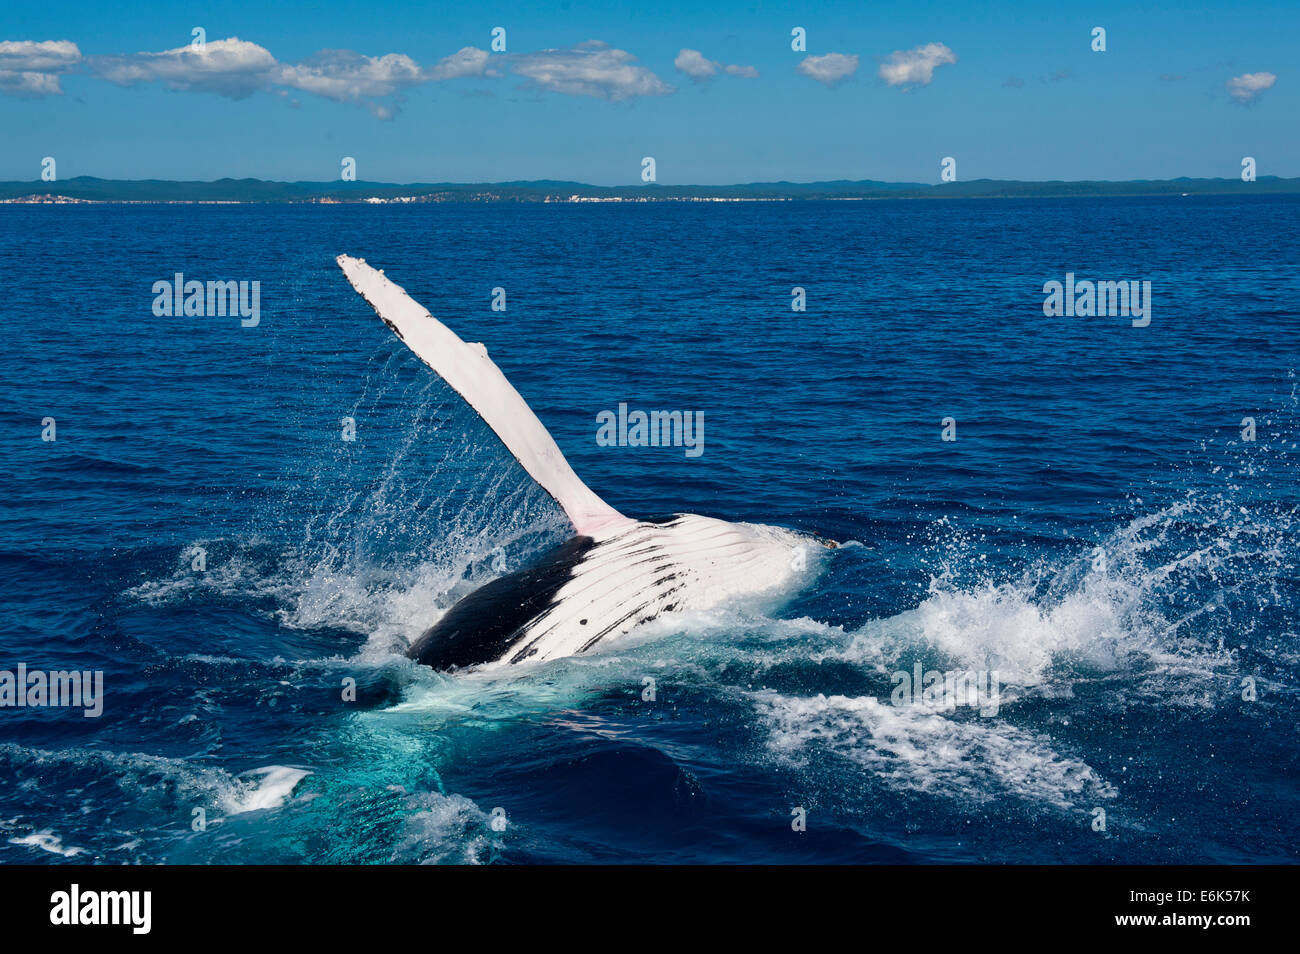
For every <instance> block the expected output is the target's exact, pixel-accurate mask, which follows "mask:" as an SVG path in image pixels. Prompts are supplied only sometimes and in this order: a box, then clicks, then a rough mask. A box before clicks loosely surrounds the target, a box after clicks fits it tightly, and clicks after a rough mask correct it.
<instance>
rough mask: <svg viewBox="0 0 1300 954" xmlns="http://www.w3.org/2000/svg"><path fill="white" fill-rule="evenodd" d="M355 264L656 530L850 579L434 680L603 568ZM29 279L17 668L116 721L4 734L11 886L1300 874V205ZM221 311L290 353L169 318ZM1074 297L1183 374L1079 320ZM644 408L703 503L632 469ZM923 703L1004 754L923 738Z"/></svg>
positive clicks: (118, 248) (9, 524)
mask: <svg viewBox="0 0 1300 954" xmlns="http://www.w3.org/2000/svg"><path fill="white" fill-rule="evenodd" d="M341 252H347V253H350V254H356V255H361V256H364V257H366V258H367V259H368V260H369V261H370V262H371V263H372V264H375V265H376V266H378V267H382V268H384V269H386V271H387V273H388V275H389V276H390V277H391V278H393V279H394V280H395V281H397V282H398V283H399V284H401V285H403V286H404V287H405V288H406V289H407V290H408V291H409V292H410V293H411V294H412V295H413V296H414V297H415V298H416V299H417V300H419V301H420V302H422V303H423V304H424V305H426V306H427V307H428V308H430V310H432V311H433V313H434V314H436V315H438V316H439V317H440V318H441V319H442V320H444V321H445V322H446V323H447V324H449V325H450V326H451V327H452V328H453V329H455V330H456V331H458V332H459V333H460V334H461V335H462V336H463V337H465V338H466V339H467V340H481V341H483V342H484V343H485V344H486V345H487V347H488V350H489V352H490V353H491V355H492V356H493V357H494V359H495V360H496V361H497V363H498V364H499V365H500V366H501V368H502V369H503V370H504V371H505V373H506V375H507V376H508V377H509V378H510V379H511V381H512V382H513V383H514V384H515V386H516V387H517V388H518V389H519V391H520V392H521V393H522V394H523V395H524V397H525V398H526V399H527V400H528V401H529V402H530V404H531V405H532V406H533V408H534V409H535V410H536V412H537V414H538V415H539V416H540V418H541V419H542V420H543V422H545V424H546V425H547V426H548V427H549V428H550V430H551V431H552V433H553V434H554V435H555V437H556V440H557V441H558V442H559V444H560V446H561V448H562V449H563V451H564V453H565V454H566V456H567V457H568V459H569V460H570V462H571V463H572V464H573V467H574V469H575V470H576V471H577V472H578V474H579V475H581V476H582V477H583V478H584V479H585V480H586V481H587V483H588V484H589V485H590V486H591V487H592V488H593V489H595V490H596V491H597V492H598V493H600V494H601V495H603V496H604V497H605V498H606V499H608V500H609V501H610V502H611V503H612V504H613V505H615V506H616V507H618V508H620V509H621V510H623V511H624V512H625V513H628V514H631V515H634V516H651V515H663V514H669V513H675V512H693V513H702V514H707V515H711V516H717V517H722V518H725V519H730V520H744V521H750V522H757V523H768V524H775V525H779V526H784V527H789V528H794V529H797V530H802V531H809V532H814V533H817V534H819V535H823V536H826V537H830V538H833V539H835V540H838V541H841V542H843V543H845V545H844V546H842V547H841V548H840V549H838V550H835V551H832V552H830V553H828V554H827V555H826V557H825V559H823V560H820V561H819V562H818V564H817V566H816V568H815V569H816V572H815V574H814V576H815V578H814V579H813V580H812V581H811V582H810V583H809V584H808V585H807V586H806V587H805V588H804V589H802V590H800V591H798V592H791V593H789V594H786V595H785V598H784V600H783V601H782V602H781V603H780V605H779V606H778V607H777V608H776V609H772V608H766V609H763V610H761V611H759V610H757V609H754V608H753V607H745V606H737V607H734V608H729V609H727V610H725V611H720V612H717V613H713V614H708V615H697V616H692V617H668V618H665V619H663V620H661V621H657V622H656V623H654V624H652V625H651V626H649V627H647V628H645V629H644V630H642V631H640V632H638V633H634V634H633V635H631V636H630V637H628V638H627V639H625V640H622V641H618V642H614V643H610V644H609V645H601V646H598V647H597V650H596V651H593V652H592V653H591V654H589V655H587V656H583V657H577V658H573V659H567V660H561V661H557V662H552V663H547V664H542V665H537V666H533V667H519V668H518V669H516V670H512V671H510V672H508V673H505V674H502V673H486V672H469V673H461V674H456V675H444V674H439V673H435V672H432V671H430V670H427V669H423V668H421V667H418V666H416V665H414V664H413V663H411V662H409V661H408V660H406V659H405V658H404V657H403V655H402V650H403V648H404V647H405V645H406V644H407V642H408V641H409V640H410V639H412V638H414V637H415V636H417V635H418V634H419V633H420V632H421V631H422V630H423V629H424V628H426V627H427V626H428V625H430V624H431V623H432V622H433V621H434V620H435V619H437V617H438V615H439V614H440V613H441V612H442V611H443V610H445V609H446V608H447V607H448V606H449V605H450V604H451V603H452V602H454V600H455V599H456V598H458V597H459V596H460V595H463V594H464V593H465V592H467V591H468V590H470V589H472V588H473V587H474V586H476V585H478V584H479V583H481V582H483V581H486V580H488V579H491V578H493V577H494V576H496V575H498V574H499V572H500V570H501V567H502V566H508V567H515V566H518V565H521V564H523V563H524V562H526V561H527V560H528V558H529V557H530V556H533V555H536V554H538V553H541V552H542V551H543V550H544V549H545V548H546V547H548V546H549V545H552V544H554V543H556V542H558V541H561V540H563V539H564V538H565V536H566V535H567V530H566V525H565V522H564V518H563V515H562V514H561V513H560V512H559V511H558V509H557V508H556V507H555V505H554V504H553V503H551V502H550V500H549V498H547V496H546V495H545V494H544V493H543V492H542V491H540V490H539V489H538V488H537V487H535V486H534V485H533V484H532V483H531V481H530V480H529V479H528V478H527V476H526V475H525V474H524V473H523V471H522V469H521V468H520V467H519V466H518V465H517V464H516V463H515V462H514V461H513V459H512V458H511V457H510V455H509V454H508V453H507V452H506V451H505V450H504V449H503V448H502V447H501V445H500V444H499V443H498V442H497V441H496V439H495V437H494V435H492V433H491V432H490V431H489V430H487V428H486V427H485V426H484V425H483V424H482V423H481V422H480V421H479V420H478V419H477V418H476V417H475V416H474V414H473V413H472V412H471V411H469V409H468V408H467V407H466V406H465V405H464V404H463V403H462V402H461V401H460V400H459V398H458V397H457V396H456V395H455V394H454V393H453V392H451V391H450V390H449V389H448V388H447V387H446V386H445V385H444V384H443V383H442V382H441V381H440V380H438V379H437V378H436V377H435V376H434V375H433V374H432V372H431V371H429V370H428V369H427V368H425V366H424V365H422V364H421V363H420V362H419V361H418V360H417V359H416V358H415V357H414V356H413V355H411V354H410V353H409V352H408V351H407V350H406V348H405V347H404V346H403V345H402V344H401V342H399V341H398V340H397V339H396V338H395V336H394V335H393V334H392V333H391V332H390V331H389V330H388V329H387V328H385V327H384V325H383V324H382V323H381V322H379V321H378V320H377V319H376V317H375V316H374V314H373V312H372V311H371V309H370V308H369V306H368V305H367V304H366V303H365V302H364V301H363V300H361V299H360V298H359V297H358V296H357V295H356V294H355V293H354V292H353V291H352V289H351V288H350V287H349V285H348V284H347V282H346V281H345V280H344V278H343V276H342V275H341V273H340V272H339V270H338V268H337V266H336V265H335V264H334V257H335V256H336V255H338V254H339V253H341ZM0 272H2V273H3V275H4V290H5V293H4V296H3V299H2V302H3V303H2V304H0V313H2V314H3V317H4V322H5V327H6V328H7V331H8V334H7V336H6V339H5V346H4V349H3V357H2V358H0V378H2V380H3V388H4V396H5V400H4V402H3V405H2V406H0V435H2V436H3V455H2V456H0V499H3V501H4V506H3V511H2V516H0V606H2V612H3V615H2V617H0V619H3V632H2V633H0V639H2V640H3V643H2V644H0V648H2V649H3V655H2V656H0V669H5V670H10V671H13V670H15V669H16V667H17V666H18V664H19V663H25V664H26V665H27V666H28V667H29V668H31V669H42V670H63V669H74V668H75V669H81V670H102V671H103V673H104V709H103V714H102V715H101V716H100V717H98V718H86V717H84V716H83V715H82V713H81V711H80V710H75V709H59V708H30V707H25V708H3V709H0V861H4V862H10V863H13V862H29V863H44V862H65V861H66V862H73V863H80V862H102V863H120V862H145V863H153V862H187V863H209V862H211V863H240V862H426V861H431V862H453V863H454V862H494V861H495V862H505V863H512V862H513V863H528V862H611V861H613V862H623V861H636V862H812V861H825V862H965V861H971V862H975V861H997V862H1039V863H1043V862H1088V863H1097V862H1101V863H1106V862H1127V863H1134V862H1255V861H1295V860H1296V859H1297V856H1298V855H1300V792H1298V791H1297V779H1298V778H1300V772H1298V771H1297V769H1298V765H1297V752H1298V751H1300V748H1298V746H1297V742H1298V741H1300V740H1298V738H1297V736H1298V726H1300V696H1298V690H1300V642H1298V636H1297V633H1298V632H1300V630H1298V628H1297V608H1298V606H1300V587H1298V574H1297V556H1298V555H1300V541H1298V540H1297V513H1296V507H1297V502H1298V499H1297V498H1298V497H1300V493H1298V491H1300V479H1298V474H1297V425H1298V424H1300V405H1298V400H1300V397H1298V393H1300V392H1298V391H1297V384H1298V382H1297V378H1296V371H1297V368H1298V367H1300V337H1298V335H1297V332H1298V331H1300V306H1298V304H1297V303H1298V302H1300V202H1298V201H1297V200H1296V199H1295V198H1291V197H1278V198H1268V199H1256V200H1251V199H1244V198H1213V197H1209V198H1200V197H1187V198H1180V197H1170V198H1150V199H1118V198H1115V199H1078V200H993V201H982V200H969V201H952V202H922V201H887V202H825V203H822V202H801V203H756V204H739V205H708V204H670V203H664V204H646V205H622V206H614V205H605V206H578V205H546V206H541V205H537V206H533V205H522V206H514V205H484V206H472V205H444V206H420V207H396V206H384V207H367V206H343V207H326V206H320V207H309V206H269V207H257V206H232V207H213V206H149V205H145V206H76V207H24V206H9V207H5V208H3V209H2V210H0ZM176 272H182V273H184V275H185V276H186V278H187V279H199V280H204V281H206V280H229V279H234V280H248V281H253V280H256V281H259V282H260V283H261V284H260V289H261V299H260V307H261V314H260V323H259V324H258V325H257V326H256V327H248V328H246V327H241V324H240V321H239V319H238V318H231V317H156V316H155V315H154V313H153V310H152V305H153V300H154V297H155V296H154V294H153V291H152V287H153V283H154V282H156V281H159V280H170V279H171V278H172V276H173V275H174V273H176ZM1067 272H1073V273H1074V274H1075V275H1076V277H1077V278H1078V279H1092V280H1146V281H1150V282H1151V286H1152V310H1151V321H1150V325H1149V326H1148V327H1144V328H1135V327H1133V326H1132V323H1131V321H1130V320H1129V319H1127V318H1123V317H1048V316H1046V315H1044V311H1043V299H1044V295H1043V292H1042V288H1043V285H1044V283H1045V282H1047V281H1051V280H1058V281H1063V280H1064V279H1065V275H1066V273H1067ZM795 286H800V287H803V288H804V289H806V294H807V310H806V311H805V312H802V313H800V312H795V311H792V309H791V307H790V302H791V289H792V288H793V287H795ZM495 287H502V288H504V289H506V294H507V310H506V311H504V312H501V311H493V310H492V308H491V302H492V289H493V288H495ZM620 402H626V403H627V404H628V405H629V407H631V408H640V409H645V410H653V409H662V410H673V409H679V410H688V411H699V412H702V413H703V415H704V421H705V435H704V436H705V445H704V452H703V454H702V455H700V456H699V457H697V458H691V457H688V456H687V455H686V454H685V453H684V452H683V449H682V448H673V447H662V448H641V447H603V446H599V445H598V443H597V441H596V423H595V420H596V415H597V414H598V413H599V412H600V411H602V410H615V409H617V407H618V405H619V403H620ZM47 417H48V418H54V420H55V422H56V438H57V439H56V440H54V441H46V440H42V429H43V425H42V421H43V419H45V418H47ZM1247 417H1250V418H1253V419H1254V421H1255V422H1256V434H1255V437H1256V439H1255V440H1254V441H1248V440H1245V439H1243V428H1244V426H1245V425H1244V424H1243V419H1244V418H1247ZM344 418H352V419H353V420H354V421H355V426H356V439H355V440H354V441H345V440H343V437H342V430H343V426H344V425H343V419H344ZM945 418H952V419H954V420H955V422H956V424H955V427H956V440H955V441H945V440H942V439H941V432H942V426H941V422H942V421H943V419H945ZM200 550H201V551H202V552H203V553H204V554H206V562H205V564H204V566H203V568H202V569H195V568H194V560H195V557H196V554H197V553H198V552H199V551H200ZM917 664H920V665H921V666H922V668H923V669H924V670H939V671H954V670H961V671H965V670H985V671H996V672H997V673H998V676H999V680H1000V684H1001V696H1000V700H999V705H998V707H997V712H996V714H981V712H980V711H979V710H977V709H974V708H971V707H968V706H958V707H955V708H945V707H943V706H940V705H935V704H913V705H900V704H896V702H897V700H895V699H893V698H892V697H891V693H892V692H893V690H894V688H895V686H896V684H897V679H896V677H895V675H894V674H895V673H898V672H900V671H901V672H908V673H911V672H912V671H913V669H914V667H915V666H916V665H917ZM647 678H649V679H652V680H653V687H654V691H653V693H648V692H647V689H648V688H649V684H647V683H646V682H645V680H646V679H647ZM346 680H355V682H356V686H357V690H356V698H355V700H348V699H345V698H344V691H343V686H344V683H345V681H346ZM649 695H653V698H652V699H651V698H646V696H649ZM796 809H802V811H803V813H804V815H805V816H806V831H795V830H793V827H792V822H793V821H794V820H795V817H796V816H795V815H794V814H792V812H794V811H795V810H796ZM1103 818H1104V826H1103V824H1102V821H1103Z"/></svg>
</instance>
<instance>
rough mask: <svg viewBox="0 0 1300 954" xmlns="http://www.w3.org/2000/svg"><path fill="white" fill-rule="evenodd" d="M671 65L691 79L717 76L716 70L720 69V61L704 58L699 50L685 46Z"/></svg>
mask: <svg viewBox="0 0 1300 954" xmlns="http://www.w3.org/2000/svg"><path fill="white" fill-rule="evenodd" d="M673 66H675V67H677V69H678V70H680V71H681V72H683V73H685V74H686V75H687V76H689V77H690V78H691V79H693V80H706V79H708V78H709V77H711V76H717V75H718V70H720V69H722V64H721V63H719V62H717V61H716V60H710V59H706V58H705V56H704V54H703V53H701V52H700V51H699V50H688V49H685V48H683V49H682V51H681V52H680V53H678V54H677V58H676V59H675V60H673Z"/></svg>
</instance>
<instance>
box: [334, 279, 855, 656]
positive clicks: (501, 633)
mask: <svg viewBox="0 0 1300 954" xmlns="http://www.w3.org/2000/svg"><path fill="white" fill-rule="evenodd" d="M337 261H338V264H339V267H340V268H342V269H343V274H344V275H346V276H347V279H348V281H349V282H351V283H352V287H353V288H355V289H356V290H357V291H358V292H359V293H360V294H361V296H362V297H363V298H364V299H365V300H366V301H367V302H369V303H370V305H371V306H372V307H373V308H374V309H375V312H376V313H377V314H378V315H379V317H380V318H381V319H383V321H384V323H385V324H386V325H388V327H389V328H391V329H392V331H393V332H394V333H395V334H396V335H397V337H398V338H400V339H401V340H402V341H403V342H404V343H405V344H406V345H407V347H409V348H410V349H411V350H412V351H413V352H415V354H416V355H417V356H418V357H419V358H420V359H421V360H422V361H424V363H425V364H427V365H428V366H429V367H430V368H432V369H433V370H434V372H436V373H437V374H438V375H439V376H440V377H441V378H442V379H443V380H444V381H445V382H446V383H447V384H448V385H450V386H451V388H452V389H453V390H455V391H456V392H457V393H458V394H459V395H460V396H461V397H462V398H464V399H465V401H466V403H468V404H469V406H470V407H471V408H473V410H474V411H475V412H476V413H477V414H478V415H479V416H480V417H481V418H482V419H483V421H484V422H485V423H486V424H487V425H488V426H489V427H490V428H491V429H492V430H493V432H494V433H495V434H496V435H497V437H499V438H500V439H501V442H502V443H503V444H504V445H505V446H506V449H507V450H509V451H510V453H511V454H512V455H514V458H515V459H516V460H517V461H518V462H519V463H520V464H521V465H522V466H523V468H524V470H525V471H527V472H528V474H529V476H531V477H532V479H533V480H535V481H536V482H537V483H538V484H539V485H540V486H541V487H542V489H543V490H545V491H546V492H547V493H548V494H550V496H551V497H552V498H553V499H554V500H555V501H556V502H557V503H558V504H559V505H560V507H562V508H563V510H564V512H565V514H566V515H567V516H568V518H569V522H570V523H572V524H573V528H574V531H575V535H574V536H573V537H572V538H570V539H569V540H568V541H566V542H565V543H563V544H562V545H560V546H559V547H557V548H555V549H554V550H552V551H551V552H549V553H547V554H545V555H544V556H543V557H541V559H539V560H538V561H537V562H535V563H533V564H532V565H530V566H528V567H527V568H525V569H523V570H519V571H517V572H514V573H510V574H507V575H505V576H501V577H498V578H497V579H494V580H492V581H490V582H488V583H486V584H484V585H483V586H481V587H479V588H478V589H476V590H474V591H473V592H471V593H470V594H468V595H467V596H465V597H464V598H463V599H461V600H460V601H459V602H457V603H455V604H454V605H453V606H452V607H451V608H450V609H448V610H447V611H446V612H445V613H444V614H443V615H442V616H441V617H440V618H439V619H438V620H437V621H436V622H435V623H434V624H433V625H432V626H430V627H429V628H428V629H427V630H425V632H424V633H423V634H422V635H421V636H420V637H419V638H418V639H416V640H415V641H414V642H413V643H412V644H411V646H410V649H409V650H408V651H407V655H408V656H409V657H410V658H411V659H414V660H416V661H417V662H419V663H422V664H424V665H428V666H432V667H433V668H435V669H440V670H457V669H466V668H470V667H484V666H489V665H497V664H502V665H514V664H519V663H523V662H540V661H543V660H549V659H556V658H559V657H561V656H572V655H577V654H579V653H584V652H586V651H587V650H589V649H591V648H592V647H593V646H596V645H599V644H601V643H602V642H608V641H610V640H613V639H616V638H618V637H620V636H623V635H626V634H627V633H629V632H631V631H632V630H633V629H635V628H636V627H637V626H640V625H641V624H643V623H646V622H649V621H650V620H652V619H655V618H656V617H658V616H660V615H662V614H665V613H673V612H679V613H680V612H684V611H688V610H709V609H713V608H716V607H719V606H722V605H724V604H729V603H733V602H735V601H736V600H739V599H741V598H744V597H756V596H759V595H761V594H765V593H771V592H779V591H781V590H782V589H783V588H787V587H789V586H790V585H791V584H792V583H794V582H796V581H797V577H798V574H799V572H800V568H802V567H803V566H805V565H806V562H807V556H806V554H807V548H809V546H810V545H816V544H819V543H820V544H821V545H824V546H834V544H832V543H829V542H825V543H823V542H822V541H817V540H815V539H814V538H812V537H807V536H804V535H801V534H797V533H795V532H793V531H790V530H785V529H782V528H779V527H770V526H763V525H759V524H749V523H730V522H727V521H724V520H717V519H714V518H711V517H702V516H697V515H694V514H679V515H677V516H675V517H672V518H671V519H668V520H662V521H650V520H636V519H633V518H631V517H627V516H624V515H623V514H622V513H620V512H618V511H617V510H615V509H614V508H613V507H611V506H610V505H609V504H607V503H606V502H605V501H604V500H602V499H601V498H600V497H598V496H597V495H596V494H595V493H594V492H593V491H592V490H591V489H590V488H589V487H587V485H586V484H584V483H583V482H582V481H581V480H580V479H579V478H578V475H577V474H575V473H574V472H573V469H572V468H571V467H570V466H569V462H568V461H566V460H565V459H564V455H563V454H561V453H560V448H559V446H558V445H557V444H556V443H555V440H554V439H553V438H552V437H551V435H550V433H549V432H548V431H547V430H546V428H545V427H544V426H543V424H542V422H541V421H540V420H538V418H537V415H536V414H534V413H533V411H532V408H530V407H529V406H528V404H527V403H526V402H525V401H524V399H523V398H522V397H521V396H520V394H519V392H518V391H516V390H515V389H514V387H513V386H511V384H510V382H509V381H507V380H506V377H505V375H504V374H502V372H501V369H500V368H498V367H497V366H496V364H494V363H493V362H492V359H491V358H489V357H488V353H487V349H486V348H485V347H484V346H483V345H482V344H477V343H471V342H466V341H463V340H461V338H460V337H458V336H457V335H456V333H455V332H453V331H452V330H451V329H450V328H448V327H447V326H446V325H444V324H443V323H442V322H440V321H438V319H436V318H434V317H433V315H432V314H430V313H429V311H428V310H427V309H426V308H424V307H423V306H422V305H420V304H419V303H418V302H416V301H415V300H414V299H412V298H411V297H410V296H409V295H408V294H407V293H406V292H405V291H404V290H403V289H402V288H401V287H400V286H398V285H396V284H394V283H393V282H392V281H391V280H389V279H388V277H387V276H385V275H384V273H383V271H382V270H381V269H376V268H374V267H372V266H370V265H368V264H366V261H365V259H361V258H352V257H350V256H347V255H340V256H339V257H338V260H337Z"/></svg>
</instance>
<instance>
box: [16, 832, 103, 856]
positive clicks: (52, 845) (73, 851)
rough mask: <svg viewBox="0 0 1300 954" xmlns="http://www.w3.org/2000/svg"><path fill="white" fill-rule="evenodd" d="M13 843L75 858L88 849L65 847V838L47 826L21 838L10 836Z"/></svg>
mask: <svg viewBox="0 0 1300 954" xmlns="http://www.w3.org/2000/svg"><path fill="white" fill-rule="evenodd" d="M9 844H11V845H29V846H31V847H33V848H40V849H41V850H43V851H48V852H51V853H52V854H56V855H62V856H63V857H64V858H75V857H76V856H77V855H80V854H83V853H84V852H85V850H86V849H84V848H76V847H68V848H65V847H63V839H62V838H60V837H59V836H58V835H56V834H55V833H54V832H52V831H51V830H50V829H48V828H46V829H43V830H41V831H34V832H32V833H31V834H30V835H23V836H22V837H20V838H10V839H9Z"/></svg>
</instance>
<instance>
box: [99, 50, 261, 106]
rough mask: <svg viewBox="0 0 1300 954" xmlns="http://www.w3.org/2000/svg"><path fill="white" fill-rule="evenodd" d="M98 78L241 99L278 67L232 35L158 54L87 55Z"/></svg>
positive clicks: (258, 87)
mask: <svg viewBox="0 0 1300 954" xmlns="http://www.w3.org/2000/svg"><path fill="white" fill-rule="evenodd" d="M91 64H92V65H93V66H94V68H95V70H96V71H97V72H98V73H99V75H100V76H102V77H103V78H104V79H106V80H108V81H109V82H110V83H116V84H117V85H119V86H133V85H135V84H136V83H148V82H152V81H155V80H157V81H158V82H160V83H162V84H163V85H164V86H166V87H167V88H168V89H173V90H198V91H202V92H208V93H216V94H217V95H219V96H228V97H230V98H231V99H243V98H244V97H246V96H251V95H252V94H253V93H255V92H257V91H258V90H259V89H265V88H266V87H267V86H268V85H269V84H270V82H271V79H272V77H273V76H274V72H275V70H276V68H277V67H278V66H279V64H278V63H276V61H275V57H274V56H272V55H271V53H270V51H269V50H267V49H266V48H265V47H262V46H258V45H257V44H256V43H249V42H247V41H245V40H241V39H239V38H238V37H230V38H229V39H226V40H212V41H210V42H208V43H205V44H204V45H203V46H202V47H200V48H195V47H193V46H183V47H179V48H177V49H175V50H165V51H163V52H162V53H136V54H135V55H133V56H102V57H92V58H91Z"/></svg>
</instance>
